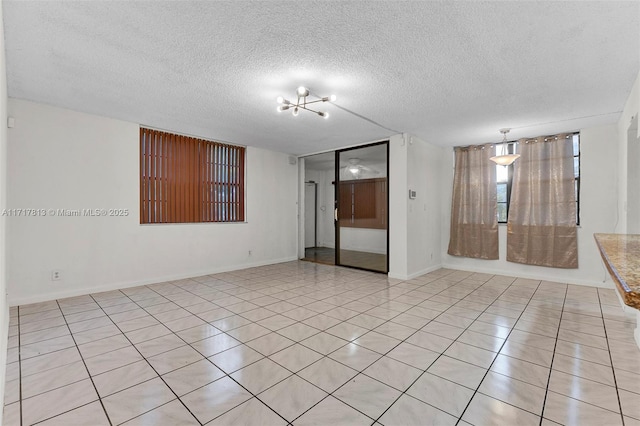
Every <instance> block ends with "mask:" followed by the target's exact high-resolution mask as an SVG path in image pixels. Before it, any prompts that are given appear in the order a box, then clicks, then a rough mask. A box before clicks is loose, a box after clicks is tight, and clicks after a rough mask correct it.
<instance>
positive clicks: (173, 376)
mask: <svg viewBox="0 0 640 426" xmlns="http://www.w3.org/2000/svg"><path fill="white" fill-rule="evenodd" d="M633 328H634V324H633V323H632V321H630V320H628V319H626V318H625V317H624V316H623V314H622V309H621V308H620V306H619V305H618V300H617V298H616V295H615V294H614V291H613V290H606V289H596V288H590V287H579V286H572V285H565V284H559V283H551V282H540V281H533V280H526V279H515V278H511V277H504V276H492V275H483V274H472V273H468V272H460V271H453V270H439V271H436V272H433V273H430V274H427V275H424V276H422V277H419V278H416V279H413V280H410V281H398V280H388V279H387V278H386V277H385V276H384V275H380V274H373V273H367V272H362V271H357V270H349V269H345V268H336V267H333V266H326V265H319V264H314V263H308V262H291V263H285V264H279V265H272V266H265V267H260V268H253V269H247V270H243V271H237V272H231V273H224V274H217V275H210V276H204V277H198V278H194V279H189V280H181V281H176V282H170V283H161V284H155V285H149V286H145V287H136V288H130V289H125V290H122V291H112V292H108V293H98V294H92V295H88V296H82V297H75V298H70V299H63V300H58V301H52V302H46V303H39V304H34V305H28V306H21V307H19V308H12V309H11V325H10V336H11V337H10V340H9V346H10V349H9V354H8V362H9V364H8V366H7V380H8V382H7V385H6V399H5V404H6V405H5V410H4V424H5V425H17V424H23V425H30V424H36V423H39V424H46V425H101V424H105V425H106V424H112V425H116V424H123V423H124V424H127V425H172V426H173V425H198V424H210V425H253V424H256V425H260V424H263V425H279V424H282V425H286V424H287V423H293V424H295V425H312V424H314V425H360V424H362V425H370V424H383V425H412V424H414V425H427V424H437V425H454V424H459V425H468V424H475V425H489V424H492V425H493V424H502V425H516V424H519V425H527V424H535V425H540V424H542V425H545V426H547V425H555V424H574V425H589V424H593V425H618V424H623V422H624V424H625V425H627V426H630V425H640V351H639V350H638V347H637V346H636V345H635V343H634V341H633V337H632V331H633ZM18 348H20V351H18Z"/></svg>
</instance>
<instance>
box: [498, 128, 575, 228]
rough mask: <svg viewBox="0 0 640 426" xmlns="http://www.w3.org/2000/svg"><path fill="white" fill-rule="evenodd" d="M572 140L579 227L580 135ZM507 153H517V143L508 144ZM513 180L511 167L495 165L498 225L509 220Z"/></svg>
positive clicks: (572, 136) (573, 136)
mask: <svg viewBox="0 0 640 426" xmlns="http://www.w3.org/2000/svg"><path fill="white" fill-rule="evenodd" d="M571 138H572V139H573V171H574V179H575V191H576V204H577V205H576V224H578V225H580V133H574V134H573V135H571ZM507 152H508V153H509V154H514V153H516V152H517V143H516V142H508V143H507ZM512 180H513V165H510V166H506V167H505V166H498V165H496V181H497V186H498V223H507V219H508V218H509V202H510V201H511V182H512Z"/></svg>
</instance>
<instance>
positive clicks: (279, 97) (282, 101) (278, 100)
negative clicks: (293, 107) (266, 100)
mask: <svg viewBox="0 0 640 426" xmlns="http://www.w3.org/2000/svg"><path fill="white" fill-rule="evenodd" d="M276 102H277V103H279V104H283V103H284V98H283V97H282V96H278V98H277V99H276Z"/></svg>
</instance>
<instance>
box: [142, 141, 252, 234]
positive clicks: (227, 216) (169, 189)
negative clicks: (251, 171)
mask: <svg viewBox="0 0 640 426" xmlns="http://www.w3.org/2000/svg"><path fill="white" fill-rule="evenodd" d="M244 159H245V148H244V147H241V146H235V145H228V144H222V143H219V142H212V141H207V140H204V139H197V138H193V137H188V136H182V135H175V134H171V133H166V132H161V131H157V130H151V129H145V128H140V223H142V224H146V223H194V222H243V221H244Z"/></svg>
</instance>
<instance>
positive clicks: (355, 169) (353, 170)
mask: <svg viewBox="0 0 640 426" xmlns="http://www.w3.org/2000/svg"><path fill="white" fill-rule="evenodd" d="M349 171H350V172H351V173H353V174H354V175H355V174H356V173H358V172H359V171H360V169H359V168H357V167H349Z"/></svg>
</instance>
